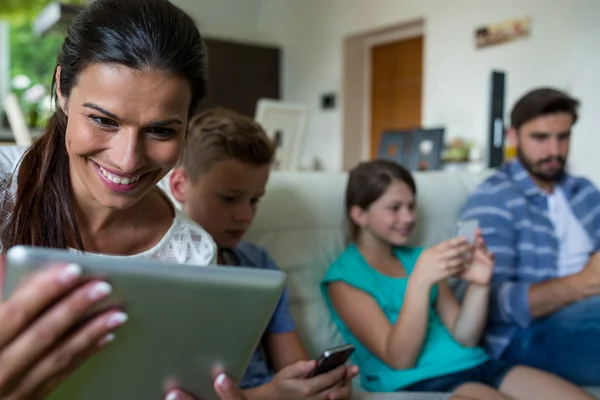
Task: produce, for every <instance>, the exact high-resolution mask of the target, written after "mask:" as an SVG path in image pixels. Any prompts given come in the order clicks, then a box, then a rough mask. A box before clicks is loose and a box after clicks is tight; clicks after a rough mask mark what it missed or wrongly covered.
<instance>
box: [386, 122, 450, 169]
mask: <svg viewBox="0 0 600 400" xmlns="http://www.w3.org/2000/svg"><path fill="white" fill-rule="evenodd" d="M443 147H444V128H432V129H425V128H418V129H414V130H406V131H403V130H397V131H396V130H394V131H387V132H384V133H383V134H382V135H381V142H380V145H379V152H378V158H385V159H391V160H394V161H396V162H397V163H399V164H402V165H404V166H405V167H406V168H408V169H410V170H412V171H432V170H439V169H441V168H442V166H443V165H442V157H441V156H442V151H443Z"/></svg>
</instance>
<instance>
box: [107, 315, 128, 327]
mask: <svg viewBox="0 0 600 400" xmlns="http://www.w3.org/2000/svg"><path fill="white" fill-rule="evenodd" d="M128 318H129V316H128V315H127V314H125V313H124V312H118V313H114V314H113V315H111V316H110V317H108V320H107V321H106V325H108V327H109V328H111V329H114V328H117V327H119V326H121V325H123V324H124V323H125V322H127V319H128Z"/></svg>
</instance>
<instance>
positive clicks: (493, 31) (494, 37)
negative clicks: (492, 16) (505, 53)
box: [475, 17, 531, 48]
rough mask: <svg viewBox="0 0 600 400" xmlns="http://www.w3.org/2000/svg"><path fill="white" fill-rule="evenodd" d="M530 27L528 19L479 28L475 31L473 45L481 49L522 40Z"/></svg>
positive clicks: (512, 20)
mask: <svg viewBox="0 0 600 400" xmlns="http://www.w3.org/2000/svg"><path fill="white" fill-rule="evenodd" d="M530 27H531V19H530V18H528V17H527V18H518V19H511V20H507V21H503V22H500V23H497V24H489V25H484V26H480V27H478V28H476V29H475V45H476V46H477V48H483V47H488V46H494V45H498V44H502V43H507V42H511V41H513V40H517V39H523V38H525V37H527V36H528V35H529V32H530V29H531V28H530Z"/></svg>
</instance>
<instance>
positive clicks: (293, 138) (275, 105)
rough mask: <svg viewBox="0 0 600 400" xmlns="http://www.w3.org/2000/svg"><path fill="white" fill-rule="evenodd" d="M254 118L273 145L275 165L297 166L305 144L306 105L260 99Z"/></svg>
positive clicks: (282, 168)
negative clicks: (274, 147) (274, 148)
mask: <svg viewBox="0 0 600 400" xmlns="http://www.w3.org/2000/svg"><path fill="white" fill-rule="evenodd" d="M255 120H256V122H258V123H259V124H261V125H262V126H263V128H264V129H265V131H266V132H267V135H268V136H269V137H270V138H271V140H273V142H274V143H275V146H276V151H275V161H274V163H273V168H274V169H279V170H299V169H300V155H301V152H302V147H303V145H304V136H305V134H306V123H307V120H308V107H307V106H305V105H303V104H297V103H287V102H283V101H279V100H271V99H260V100H259V101H258V104H257V107H256V115H255Z"/></svg>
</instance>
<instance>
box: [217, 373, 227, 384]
mask: <svg viewBox="0 0 600 400" xmlns="http://www.w3.org/2000/svg"><path fill="white" fill-rule="evenodd" d="M224 382H225V374H220V375H219V376H217V385H219V386H221V385H222V384H223V383H224Z"/></svg>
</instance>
